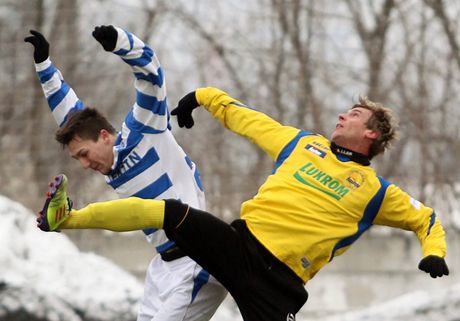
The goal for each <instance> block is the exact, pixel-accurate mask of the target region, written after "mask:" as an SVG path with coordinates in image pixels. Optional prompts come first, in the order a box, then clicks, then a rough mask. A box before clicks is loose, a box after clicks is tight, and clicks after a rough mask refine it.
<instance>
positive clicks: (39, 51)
mask: <svg viewBox="0 0 460 321" xmlns="http://www.w3.org/2000/svg"><path fill="white" fill-rule="evenodd" d="M30 33H31V34H32V36H28V37H26V38H24V41H25V42H30V43H31V44H32V46H34V60H35V63H37V64H38V63H40V62H43V61H45V60H46V59H47V58H48V57H49V55H50V44H49V43H48V41H46V38H45V37H44V36H43V35H42V34H41V33H40V32H38V31H35V30H30Z"/></svg>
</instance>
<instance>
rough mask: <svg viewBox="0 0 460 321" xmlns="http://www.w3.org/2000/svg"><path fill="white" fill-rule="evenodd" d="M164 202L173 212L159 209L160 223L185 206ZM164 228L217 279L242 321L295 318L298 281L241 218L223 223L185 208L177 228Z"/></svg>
mask: <svg viewBox="0 0 460 321" xmlns="http://www.w3.org/2000/svg"><path fill="white" fill-rule="evenodd" d="M168 202H170V201H167V206H166V208H167V209H168V208H170V209H171V208H172V209H174V210H173V211H171V210H166V211H165V213H166V214H165V222H166V221H167V220H168V219H169V218H168V216H169V217H173V216H176V214H177V213H179V212H180V213H179V214H177V216H178V217H175V219H174V220H173V221H174V222H180V221H182V218H183V213H185V210H184V209H183V208H181V209H178V207H177V206H176V205H177V204H174V206H173V207H171V206H169V207H168ZM186 207H187V206H186V205H185V209H186ZM170 226H177V224H171V225H170ZM165 231H166V234H167V236H168V237H169V238H170V239H171V240H173V241H175V242H176V244H177V245H178V246H179V247H180V248H181V249H182V250H183V251H184V252H185V253H186V254H187V255H188V256H189V257H191V258H192V259H193V260H195V261H196V262H197V263H198V264H200V265H201V266H202V267H203V268H204V269H206V270H207V271H208V272H209V273H211V274H212V275H213V276H214V277H215V278H216V279H217V280H219V281H220V282H221V283H222V285H223V286H224V287H225V288H226V289H227V290H228V291H229V292H230V294H231V295H232V296H233V298H234V299H235V302H236V303H237V305H238V308H239V309H240V312H241V315H242V316H243V319H244V320H245V321H286V320H295V319H294V316H295V314H296V313H297V312H298V311H299V310H300V308H301V307H302V306H303V305H304V303H305V302H306V301H307V298H308V294H307V291H306V290H305V287H304V285H303V282H302V280H301V279H300V278H299V277H298V276H297V275H296V274H295V273H294V272H293V271H292V270H291V269H290V268H289V267H287V266H286V265H285V264H284V263H282V262H280V261H279V260H278V259H277V258H276V257H275V256H273V255H272V254H271V253H270V252H269V251H268V250H267V249H266V248H265V247H264V246H263V245H262V244H261V243H260V242H259V241H258V240H257V239H256V238H255V237H254V236H253V235H252V234H251V232H250V231H249V230H248V228H247V226H246V222H245V221H244V220H236V221H234V222H233V223H232V224H230V225H229V224H227V223H225V222H223V221H221V220H219V219H218V218H216V217H214V216H213V215H211V214H209V213H207V212H204V211H200V210H196V209H190V210H189V212H188V215H187V216H186V217H185V220H184V221H183V222H182V223H181V224H180V226H179V227H178V228H177V229H176V228H171V227H168V226H167V224H166V223H165Z"/></svg>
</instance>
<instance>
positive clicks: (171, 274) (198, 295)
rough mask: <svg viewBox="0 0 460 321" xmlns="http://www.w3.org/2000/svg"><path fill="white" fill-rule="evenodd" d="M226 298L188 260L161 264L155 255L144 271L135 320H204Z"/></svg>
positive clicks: (215, 283) (201, 271)
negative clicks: (141, 296)
mask: <svg viewBox="0 0 460 321" xmlns="http://www.w3.org/2000/svg"><path fill="white" fill-rule="evenodd" d="M226 295H227V290H225V288H224V287H223V286H222V285H221V284H220V283H219V282H218V281H217V280H216V279H215V278H214V277H212V276H211V275H210V274H209V273H208V272H206V271H205V270H203V269H202V268H201V266H199V265H198V264H197V263H196V262H195V261H193V260H192V259H190V258H189V257H187V256H185V257H182V258H179V259H176V260H173V261H170V262H165V261H163V260H162V259H161V256H160V255H156V256H155V257H154V258H153V259H152V261H151V262H150V264H149V267H148V269H147V273H146V277H145V288H144V297H143V298H142V300H141V303H140V307H139V314H138V317H137V321H185V320H187V321H207V320H209V319H211V317H212V315H213V314H214V312H215V311H216V309H217V307H218V306H219V305H220V303H222V301H223V300H224V299H225V296H226Z"/></svg>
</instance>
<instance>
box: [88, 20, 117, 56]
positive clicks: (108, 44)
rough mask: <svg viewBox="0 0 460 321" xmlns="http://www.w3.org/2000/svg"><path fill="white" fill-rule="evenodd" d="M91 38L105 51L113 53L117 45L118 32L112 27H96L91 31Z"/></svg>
mask: <svg viewBox="0 0 460 321" xmlns="http://www.w3.org/2000/svg"><path fill="white" fill-rule="evenodd" d="M92 34H93V37H94V39H96V40H97V41H98V42H99V43H100V44H101V45H102V47H103V48H104V50H105V51H113V50H114V49H115V46H116V44H117V38H118V32H117V29H115V27H114V26H112V25H110V26H98V27H95V28H94V30H93V33H92Z"/></svg>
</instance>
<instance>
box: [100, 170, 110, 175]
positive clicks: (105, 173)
mask: <svg viewBox="0 0 460 321" xmlns="http://www.w3.org/2000/svg"><path fill="white" fill-rule="evenodd" d="M97 171H98V172H99V173H101V174H102V175H108V174H109V173H110V169H106V168H101V169H98V170H97Z"/></svg>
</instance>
